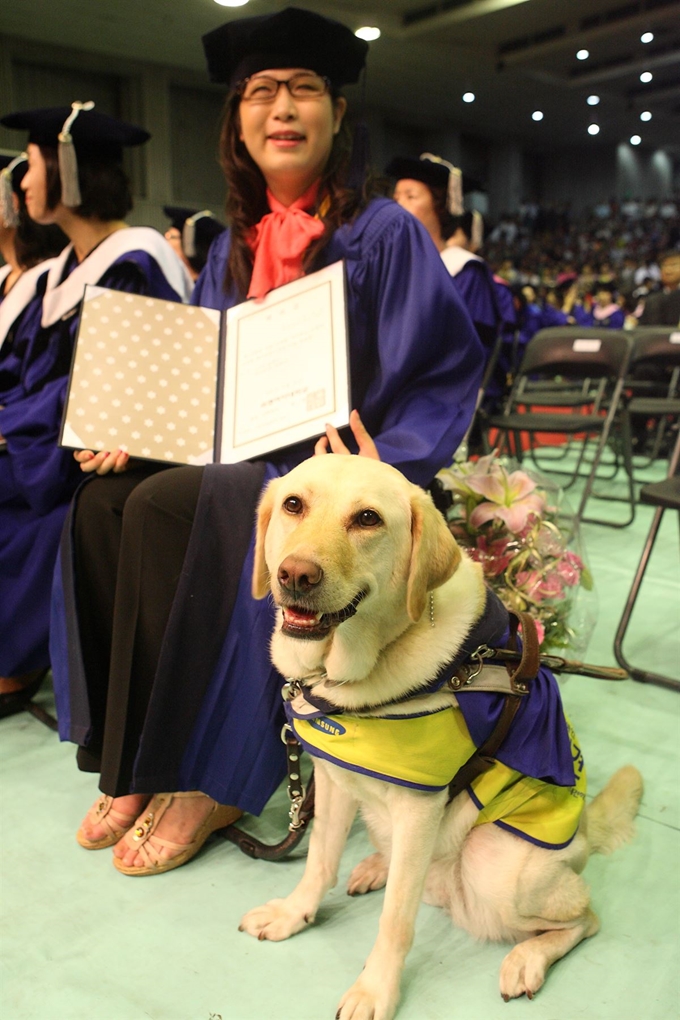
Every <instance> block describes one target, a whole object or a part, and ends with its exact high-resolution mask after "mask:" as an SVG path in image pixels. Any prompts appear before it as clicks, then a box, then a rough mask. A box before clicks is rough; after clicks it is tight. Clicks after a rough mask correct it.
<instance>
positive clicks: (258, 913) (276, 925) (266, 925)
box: [238, 900, 314, 942]
mask: <svg viewBox="0 0 680 1020" xmlns="http://www.w3.org/2000/svg"><path fill="white" fill-rule="evenodd" d="M313 921H314V915H313V914H312V913H305V912H304V911H301V910H300V909H299V908H295V907H294V906H292V905H291V904H290V902H289V901H288V900H270V901H269V903H265V904H264V905H263V906H261V907H255V909H254V910H249V911H248V913H247V914H244V915H243V917H242V918H241V923H240V925H239V926H238V930H239V931H246V932H248V934H249V935H252V936H253V937H254V938H256V939H259V940H260V942H264V941H265V940H267V941H269V942H283V940H284V939H288V938H290V936H291V935H295V934H297V932H299V931H302V929H303V928H307V927H308V925H310V924H311V923H312V922H313Z"/></svg>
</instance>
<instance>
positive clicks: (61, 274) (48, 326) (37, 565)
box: [0, 228, 189, 676]
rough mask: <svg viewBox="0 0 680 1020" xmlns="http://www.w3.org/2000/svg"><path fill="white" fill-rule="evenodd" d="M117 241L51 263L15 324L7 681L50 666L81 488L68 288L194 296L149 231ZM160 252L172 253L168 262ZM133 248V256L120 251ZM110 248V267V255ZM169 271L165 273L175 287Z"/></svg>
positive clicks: (0, 606) (0, 614) (5, 609)
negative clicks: (54, 607) (70, 434)
mask: <svg viewBox="0 0 680 1020" xmlns="http://www.w3.org/2000/svg"><path fill="white" fill-rule="evenodd" d="M118 233H119V234H120V235H124V240H123V238H122V236H121V237H116V235H111V236H112V237H114V238H115V245H111V244H107V242H108V241H109V239H108V238H107V239H106V240H105V241H104V242H102V243H101V244H100V245H99V246H98V247H97V248H96V249H94V252H93V253H91V255H89V256H88V258H87V259H85V260H83V262H82V263H80V264H78V263H77V262H76V260H75V257H74V255H73V253H72V248H71V246H69V247H68V248H66V249H65V250H64V251H63V252H62V254H61V255H60V256H59V257H58V258H57V259H54V260H51V262H50V266H49V271H48V272H46V273H44V274H43V275H42V276H41V277H40V279H39V281H38V283H37V287H36V294H35V297H34V299H33V300H32V301H31V302H29V304H28V305H27V307H26V308H25V309H24V311H23V313H22V315H21V317H20V319H19V320H18V321H17V322H16V324H15V325H14V329H13V337H12V348H13V350H14V351H15V352H16V355H15V356H14V357H13V359H12V361H13V363H12V364H11V366H10V365H9V364H8V365H5V360H6V359H3V360H2V362H0V379H2V378H3V376H2V369H3V368H5V369H6V371H5V374H4V383H5V385H6V386H7V393H6V394H4V399H3V396H0V403H4V404H5V407H4V408H3V409H2V410H0V433H1V434H2V435H3V436H4V437H5V439H6V440H7V452H6V453H3V454H0V675H2V676H15V675H18V674H21V673H25V672H28V671H29V670H32V669H39V668H42V667H45V666H48V665H49V662H50V658H49V650H48V637H49V620H50V590H51V585H52V574H53V571H54V564H55V559H56V556H57V550H58V546H59V536H60V532H61V529H62V525H63V523H64V518H65V516H66V512H67V510H68V505H69V502H70V499H71V497H72V495H73V493H74V491H75V489H76V488H77V486H78V484H79V483H80V482H81V481H82V480H83V475H82V472H81V471H80V469H79V467H78V465H77V464H76V463H75V461H74V459H73V452H72V451H71V450H63V449H61V448H60V447H59V446H58V445H57V441H58V437H59V429H60V425H61V418H62V411H63V408H64V401H65V398H66V392H67V386H68V371H69V368H70V365H71V356H72V352H73V344H74V341H75V337H76V334H77V330H78V324H79V319H80V316H79V314H78V312H79V307H80V302H81V299H82V293H83V287H82V286H80V285H79V286H78V288H77V289H76V288H72V287H71V288H69V281H70V280H71V278H72V275H73V273H74V271H75V270H76V269H79V270H80V272H79V274H78V276H79V277H87V279H86V282H90V283H97V284H99V285H100V286H102V287H111V288H113V289H115V290H122V291H128V292H130V293H140V294H149V295H150V296H152V297H160V298H165V299H166V300H171V301H180V300H182V298H184V299H187V298H188V295H189V281H188V278H187V277H186V274H185V272H184V270H183V267H182V266H181V263H180V262H179V260H178V259H177V258H176V256H175V255H174V253H173V252H172V250H171V249H170V248H169V246H168V245H167V242H166V241H165V240H164V238H163V237H162V236H161V235H160V234H158V233H157V232H156V231H152V230H150V229H149V228H131V229H130V230H128V231H119V232H118ZM148 235H155V237H151V238H148ZM128 237H129V242H128V243H127V245H126V242H127V239H128ZM156 237H157V238H158V241H156ZM147 239H148V243H147V247H148V248H150V249H151V250H156V253H157V254H158V256H159V261H157V260H156V258H155V257H154V255H152V254H151V253H150V251H149V250H145V248H144V247H142V244H141V243H140V242H142V243H143V242H144V241H145V240H147ZM161 245H164V246H165V247H166V248H168V251H169V252H170V255H171V259H168V260H167V263H166V262H165V252H164V250H163V248H162V247H161ZM126 246H127V247H128V249H129V250H127V251H122V250H121V249H124V248H125V247H126ZM110 249H113V251H112V252H111V255H112V257H111V258H109V257H108V255H107V251H108V250H110ZM175 262H176V263H177V266H176V267H175V265H174V263H175ZM163 265H166V266H167V267H168V272H169V275H170V276H171V278H172V281H173V283H174V286H173V285H171V283H170V282H169V280H168V278H167V276H166V274H165V271H164V269H163V268H162V266H163ZM88 270H89V276H88ZM83 286H84V283H83ZM175 287H177V289H175ZM46 295H50V296H51V300H52V302H53V312H54V314H53V315H52V317H50V318H49V319H48V321H47V323H46V322H45V303H46V300H47V297H46ZM10 296H11V292H10ZM55 315H56V316H57V317H56V318H55V317H54V316H55ZM10 368H11V371H10Z"/></svg>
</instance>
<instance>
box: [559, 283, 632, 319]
mask: <svg viewBox="0 0 680 1020" xmlns="http://www.w3.org/2000/svg"><path fill="white" fill-rule="evenodd" d="M594 289H595V300H594V301H593V302H589V304H585V303H584V302H578V303H577V304H575V305H574V307H573V309H572V312H571V314H572V316H573V319H574V321H575V322H576V325H577V326H587V327H595V328H596V329H597V328H598V327H601V328H603V329H623V324H624V322H625V320H626V313H625V312H624V310H623V308H622V307H621V305H619V304H617V302H616V301H615V300H614V295H615V293H616V288H615V286H614V284H613V283H611V282H610V281H609V280H600V281H598V283H596V285H595V288H594Z"/></svg>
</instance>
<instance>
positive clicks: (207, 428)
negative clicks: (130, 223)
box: [60, 262, 350, 464]
mask: <svg viewBox="0 0 680 1020" xmlns="http://www.w3.org/2000/svg"><path fill="white" fill-rule="evenodd" d="M349 411H350V403H349V369H348V353H347V326H346V303H345V279H344V266H343V263H342V262H336V263H335V264H333V265H331V266H328V267H327V268H325V269H322V270H320V271H319V272H317V273H312V274H310V275H309V276H305V277H303V278H302V279H300V280H296V281H295V282H294V283H289V284H286V285H285V286H283V287H279V288H277V289H276V290H274V291H271V292H270V293H269V294H268V295H267V297H266V298H265V299H264V300H263V301H246V302H244V303H243V304H240V305H237V306H236V307H234V308H231V309H229V311H227V312H222V313H220V312H218V311H215V310H214V309H212V308H201V307H198V306H193V305H181V304H178V303H175V302H172V301H165V300H161V299H158V298H149V297H146V296H144V295H139V294H126V293H122V292H120V291H115V290H109V289H107V288H104V287H93V286H88V287H86V288H85V295H84V299H83V307H82V313H81V319H80V326H79V331H78V337H77V340H76V345H75V350H74V355H73V362H72V366H71V376H70V381H69V389H68V395H67V400H66V405H65V408H64V415H63V420H62V428H61V435H60V445H61V446H63V447H67V448H72V449H91V450H116V449H119V448H121V449H126V450H127V451H128V453H129V454H130V456H131V457H135V458H140V459H143V460H155V461H163V462H165V463H173V464H210V463H225V464H231V463H235V462H237V461H242V460H248V459H251V458H253V457H263V456H266V455H267V454H268V453H270V452H273V451H275V450H278V449H281V448H282V447H285V446H289V445H292V444H294V443H299V442H304V441H307V440H310V439H312V438H315V437H316V436H319V435H321V434H323V432H324V431H325V426H326V422H330V423H331V424H333V425H335V426H336V427H338V428H341V427H342V426H344V425H346V424H347V423H348V421H349Z"/></svg>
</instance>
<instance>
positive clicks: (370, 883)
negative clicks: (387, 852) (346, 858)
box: [347, 854, 388, 896]
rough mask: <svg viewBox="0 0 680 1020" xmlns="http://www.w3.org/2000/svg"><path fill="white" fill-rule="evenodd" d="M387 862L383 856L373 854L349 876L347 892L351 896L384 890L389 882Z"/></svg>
mask: <svg viewBox="0 0 680 1020" xmlns="http://www.w3.org/2000/svg"><path fill="white" fill-rule="evenodd" d="M387 870H388V869H387V861H386V860H385V858H384V857H383V855H382V854H371V855H370V857H365V858H364V859H363V861H361V863H360V864H357V866H356V868H354V870H353V871H352V874H351V875H350V876H349V881H348V883H347V892H348V894H349V895H350V896H360V895H361V894H362V893H367V892H373V890H374V889H382V888H383V886H384V885H385V883H386V882H387Z"/></svg>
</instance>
